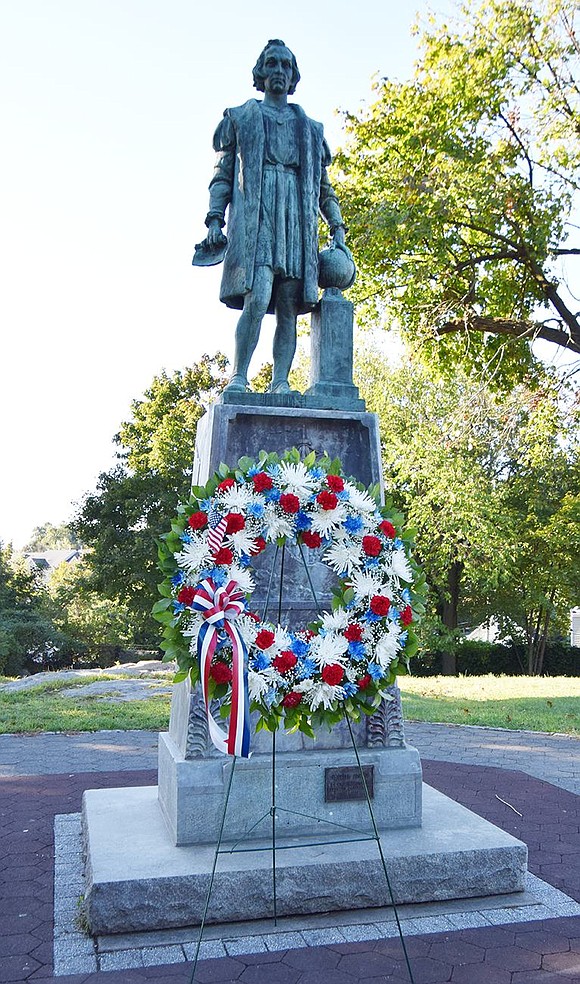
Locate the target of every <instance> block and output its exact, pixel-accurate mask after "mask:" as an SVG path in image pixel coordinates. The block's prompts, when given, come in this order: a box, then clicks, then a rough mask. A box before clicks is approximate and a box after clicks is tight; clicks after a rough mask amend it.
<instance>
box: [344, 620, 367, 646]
mask: <svg viewBox="0 0 580 984" xmlns="http://www.w3.org/2000/svg"><path fill="white" fill-rule="evenodd" d="M362 631H363V630H362V625H359V624H358V622H353V623H352V624H351V625H349V626H347V628H346V629H345V630H344V632H343V633H342V634H343V636H344V638H345V639H348V641H349V642H360V641H361V639H362Z"/></svg>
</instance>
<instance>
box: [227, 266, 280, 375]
mask: <svg viewBox="0 0 580 984" xmlns="http://www.w3.org/2000/svg"><path fill="white" fill-rule="evenodd" d="M273 283H274V274H273V273H272V271H271V270H270V268H269V267H256V272H255V274H254V285H253V287H252V290H251V291H250V293H249V294H246V297H245V299H244V310H243V311H242V313H241V315H240V320H239V321H238V324H237V327H236V346H235V352H234V371H233V373H232V375H231V378H230V381H229V383H228V384H227V386H226V387H225V392H226V393H227V392H235V393H239V392H243V391H244V390H245V389H246V387H247V385H248V367H249V365H250V360H251V358H252V356H253V354H254V351H255V348H256V345H257V344H258V339H259V337H260V328H261V326H262V320H263V318H264V315H265V314H266V312H267V310H268V305H269V304H270V298H271V296H272V285H273Z"/></svg>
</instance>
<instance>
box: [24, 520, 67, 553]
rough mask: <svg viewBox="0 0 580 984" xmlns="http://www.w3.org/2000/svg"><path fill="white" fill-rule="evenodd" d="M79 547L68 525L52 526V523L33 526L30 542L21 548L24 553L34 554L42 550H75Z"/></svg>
mask: <svg viewBox="0 0 580 984" xmlns="http://www.w3.org/2000/svg"><path fill="white" fill-rule="evenodd" d="M80 546H81V544H80V543H79V541H78V539H77V537H76V536H75V534H74V533H73V531H72V529H71V528H70V526H69V524H68V523H60V524H59V525H58V526H54V525H53V524H52V523H43V524H42V525H41V526H35V527H34V529H33V531H32V535H31V537H30V540H29V541H28V543H27V544H26V546H25V547H23V551H24V552H25V553H35V552H38V551H44V550H68V548H69V547H70V548H71V550H76V549H78V548H79V547H80Z"/></svg>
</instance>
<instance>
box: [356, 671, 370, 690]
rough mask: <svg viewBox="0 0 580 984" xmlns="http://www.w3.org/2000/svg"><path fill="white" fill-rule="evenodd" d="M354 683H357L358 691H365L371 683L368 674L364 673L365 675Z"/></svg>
mask: <svg viewBox="0 0 580 984" xmlns="http://www.w3.org/2000/svg"><path fill="white" fill-rule="evenodd" d="M356 682H357V683H358V687H359V690H366V689H367V687H368V685H369V683H370V682H371V678H370V676H369V674H368V673H365V675H364V676H363V677H361V678H360V680H357V681H356Z"/></svg>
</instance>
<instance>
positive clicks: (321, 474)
mask: <svg viewBox="0 0 580 984" xmlns="http://www.w3.org/2000/svg"><path fill="white" fill-rule="evenodd" d="M308 474H309V475H312V478H316V479H317V480H319V479H321V478H326V472H325V471H324V468H309V469H308Z"/></svg>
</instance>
